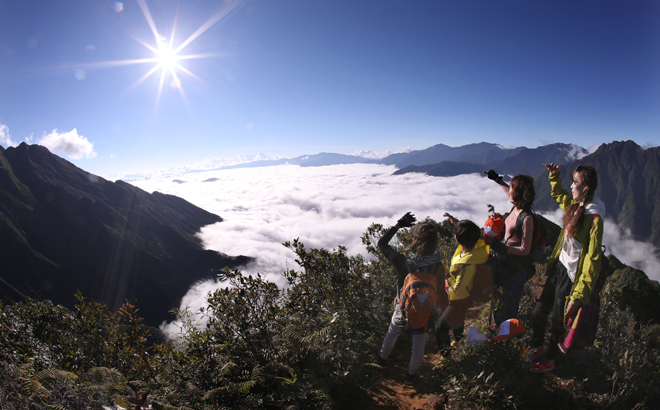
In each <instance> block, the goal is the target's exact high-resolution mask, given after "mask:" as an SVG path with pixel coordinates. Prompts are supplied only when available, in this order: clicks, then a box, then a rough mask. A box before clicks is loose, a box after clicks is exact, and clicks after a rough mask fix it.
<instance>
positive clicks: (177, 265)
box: [0, 144, 249, 324]
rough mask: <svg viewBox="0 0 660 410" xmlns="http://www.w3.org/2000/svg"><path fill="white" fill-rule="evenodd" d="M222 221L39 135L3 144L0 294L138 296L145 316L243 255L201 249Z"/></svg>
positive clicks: (63, 298)
mask: <svg viewBox="0 0 660 410" xmlns="http://www.w3.org/2000/svg"><path fill="white" fill-rule="evenodd" d="M220 221H222V218H220V217H218V216H217V215H213V214H211V213H208V212H206V211H204V210H202V209H200V208H197V207H196V206H194V205H192V204H190V203H188V202H186V201H185V200H183V199H181V198H177V197H173V196H171V195H163V194H160V193H154V194H149V193H147V192H145V191H142V190H141V189H139V188H136V187H134V186H132V185H130V184H127V183H125V182H123V181H117V182H116V183H112V182H109V181H106V180H104V179H103V178H99V177H96V176H94V175H91V174H89V173H87V172H85V171H83V170H81V169H79V168H77V167H75V166H74V165H73V164H71V163H69V162H68V161H65V160H64V159H62V158H60V157H58V156H56V155H53V154H51V153H50V152H49V151H48V150H47V149H46V148H44V147H41V146H38V145H32V146H30V145H27V144H21V145H20V146H19V147H16V148H8V149H7V150H3V151H1V152H0V237H1V238H2V243H3V245H4V246H3V247H2V249H0V264H1V265H2V266H3V271H2V274H1V275H0V278H1V279H2V280H1V281H0V295H1V296H2V297H4V298H6V299H8V300H10V301H11V300H18V299H22V298H24V297H32V298H36V299H44V298H47V299H51V300H53V302H55V303H61V304H64V305H65V306H72V303H73V295H74V293H75V291H76V290H78V289H79V290H81V291H82V292H83V294H84V295H85V296H88V297H92V298H94V299H97V300H100V301H103V302H105V303H106V304H107V305H108V307H109V308H110V309H112V310H115V309H117V308H118V307H119V306H120V305H121V304H122V303H123V302H124V301H125V300H126V299H128V300H132V301H135V300H137V306H138V307H139V308H140V312H141V313H142V315H144V317H145V318H146V320H147V321H148V322H149V323H151V324H158V323H160V322H161V321H162V320H165V319H168V318H170V316H171V315H170V314H169V313H168V311H169V310H170V309H172V308H174V307H178V303H179V302H180V300H181V298H182V297H183V295H184V294H185V292H186V290H187V289H188V288H189V287H190V285H191V284H192V283H194V282H195V281H197V280H200V279H205V278H212V277H215V275H216V274H218V273H221V272H222V270H223V269H224V267H225V266H227V265H228V266H231V267H235V266H237V265H240V264H243V263H246V262H247V261H249V258H246V257H229V256H227V255H222V254H219V253H217V252H213V251H207V250H204V249H202V246H201V242H200V240H199V239H198V238H197V237H196V236H195V233H196V232H197V231H199V229H200V228H201V227H202V226H204V225H208V224H212V223H216V222H220Z"/></svg>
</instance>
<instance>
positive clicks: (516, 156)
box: [395, 143, 589, 177]
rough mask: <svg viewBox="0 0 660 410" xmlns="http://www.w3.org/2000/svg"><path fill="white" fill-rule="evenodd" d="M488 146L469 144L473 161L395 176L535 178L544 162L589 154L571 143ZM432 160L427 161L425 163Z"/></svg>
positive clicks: (456, 161) (455, 161) (412, 169)
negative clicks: (491, 172)
mask: <svg viewBox="0 0 660 410" xmlns="http://www.w3.org/2000/svg"><path fill="white" fill-rule="evenodd" d="M489 146H493V144H487V143H482V144H472V145H466V146H465V147H470V150H471V151H473V152H474V155H473V160H471V161H470V160H469V159H467V158H465V156H461V157H457V158H453V159H451V160H442V161H439V162H436V163H429V164H427V165H423V166H419V165H409V166H406V167H404V168H402V169H400V170H398V171H397V172H395V174H406V173H408V172H422V173H425V174H427V175H431V176H436V177H449V176H455V175H460V174H470V173H474V172H483V171H485V170H489V169H494V170H497V172H499V173H500V174H509V175H515V174H529V175H536V174H537V173H539V172H541V171H542V170H543V169H545V168H544V167H543V165H542V164H544V163H545V164H547V163H550V162H554V163H555V164H566V163H568V162H571V161H574V160H576V159H579V158H583V157H585V156H586V155H588V154H589V151H587V150H586V149H584V148H582V147H579V146H577V145H572V144H550V145H545V146H543V147H538V148H525V147H518V148H515V149H510V150H503V149H501V148H500V150H499V151H498V150H497V149H495V147H497V146H494V147H490V148H489ZM433 148H435V147H433ZM461 148H463V147H461ZM429 149H432V148H429ZM491 154H492V155H491ZM504 154H506V156H504ZM429 159H430V158H425V160H429ZM460 159H462V160H460ZM400 163H405V162H400ZM397 166H398V164H397Z"/></svg>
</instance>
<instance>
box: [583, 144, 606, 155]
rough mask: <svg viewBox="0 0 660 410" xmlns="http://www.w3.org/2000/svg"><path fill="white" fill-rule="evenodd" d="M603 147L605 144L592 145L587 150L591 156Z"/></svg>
mask: <svg viewBox="0 0 660 410" xmlns="http://www.w3.org/2000/svg"><path fill="white" fill-rule="evenodd" d="M601 145H603V144H596V145H592V146H590V147H589V148H587V151H589V154H593V153H594V152H596V151H597V150H598V148H600V146H601Z"/></svg>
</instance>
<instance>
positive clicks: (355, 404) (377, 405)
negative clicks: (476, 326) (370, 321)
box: [335, 307, 481, 410]
mask: <svg viewBox="0 0 660 410" xmlns="http://www.w3.org/2000/svg"><path fill="white" fill-rule="evenodd" d="M480 311H481V307H474V308H472V309H470V310H469V311H468V313H467V315H466V319H467V320H470V319H474V318H476V317H477V316H478V315H479V313H480ZM437 351H438V348H437V345H436V341H435V337H434V336H432V335H431V336H429V338H428V341H427V343H426V354H425V355H424V361H423V362H422V365H421V367H420V369H419V371H418V375H419V376H418V378H417V380H415V383H414V384H413V385H411V386H409V385H406V384H405V383H404V382H403V381H404V378H405V377H406V374H407V373H408V361H409V360H410V353H411V338H410V335H407V334H405V333H404V334H402V335H401V336H400V337H399V340H397V343H396V346H395V348H394V350H393V351H392V354H391V355H390V358H389V360H388V363H387V366H386V368H385V369H383V370H379V369H374V370H372V371H371V372H370V374H369V375H368V377H367V378H366V379H365V380H363V381H361V382H360V386H354V387H353V388H347V389H345V390H344V391H342V394H341V396H342V397H341V399H340V400H339V401H337V402H336V403H335V408H337V409H346V410H351V409H356V410H357V409H359V410H375V409H387V410H398V409H401V410H404V409H405V410H433V409H443V408H445V404H446V401H447V397H446V396H445V395H443V394H442V391H443V389H442V385H443V383H444V381H445V380H446V378H447V375H446V374H444V373H443V372H442V371H441V370H433V367H434V366H435V364H436V363H437V362H438V360H439V359H440V357H441V355H440V353H437Z"/></svg>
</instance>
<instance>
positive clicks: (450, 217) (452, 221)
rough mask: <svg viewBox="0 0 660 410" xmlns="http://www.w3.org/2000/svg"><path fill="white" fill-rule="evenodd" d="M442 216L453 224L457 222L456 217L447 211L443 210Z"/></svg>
mask: <svg viewBox="0 0 660 410" xmlns="http://www.w3.org/2000/svg"><path fill="white" fill-rule="evenodd" d="M442 216H444V217H445V218H448V219H449V222H451V223H452V224H454V225H456V224H457V223H458V219H456V218H454V217H453V216H452V215H449V213H447V212H445V214H444V215H442Z"/></svg>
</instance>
